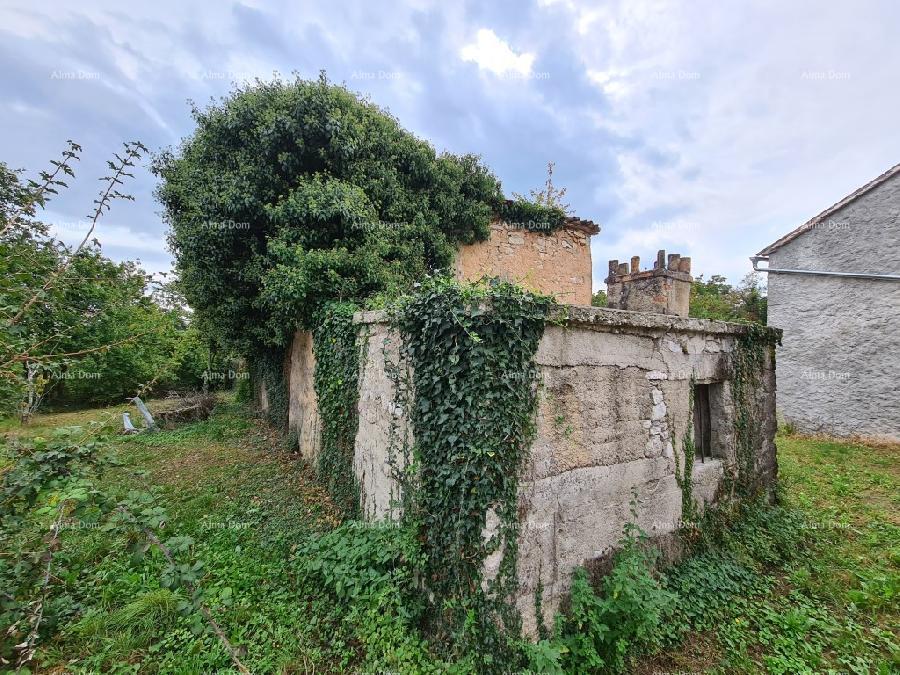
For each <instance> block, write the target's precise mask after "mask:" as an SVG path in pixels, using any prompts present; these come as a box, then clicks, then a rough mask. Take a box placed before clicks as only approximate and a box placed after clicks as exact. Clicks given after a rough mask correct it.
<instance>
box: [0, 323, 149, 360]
mask: <svg viewBox="0 0 900 675" xmlns="http://www.w3.org/2000/svg"><path fill="white" fill-rule="evenodd" d="M151 332H153V331H149V330H145V331H144V332H143V333H137V334H136V335H131V336H129V337H127V338H122V339H121V340H116V341H115V342H110V343H108V344H105V345H100V346H99V347H91V348H90V349H79V350H78V351H77V352H60V353H59V354H42V355H40V356H31V355H30V354H28V353H27V352H24V353H21V354H16V355H15V356H14V357H12V358H11V359H9V360H7V361H5V362H3V363H2V364H0V369H3V368H8V367H9V366H11V365H12V364H14V363H17V362H19V361H40V360H41V359H43V360H47V359H63V358H68V357H70V356H84V355H86V354H92V353H94V352H100V351H103V350H106V349H112V348H113V347H117V346H118V345H121V344H124V343H126V342H131V341H132V340H137V339H138V338H139V337H143V336H145V335H147V334H148V333H151ZM48 339H49V338H48ZM38 344H40V343H38Z"/></svg>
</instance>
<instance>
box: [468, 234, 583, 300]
mask: <svg viewBox="0 0 900 675" xmlns="http://www.w3.org/2000/svg"><path fill="white" fill-rule="evenodd" d="M484 276H489V277H500V278H501V279H507V280H509V281H515V282H517V283H519V284H520V285H522V286H524V287H525V288H528V289H529V290H532V291H538V292H540V293H546V294H547V295H553V296H554V297H556V299H557V301H559V302H561V303H564V304H569V305H590V304H591V281H592V269H591V246H590V231H589V230H588V229H586V228H585V229H581V228H576V227H564V228H562V229H559V230H556V231H554V232H549V233H547V232H544V231H542V230H528V229H525V228H524V227H517V226H516V225H514V224H509V223H506V222H503V221H499V220H498V221H494V222H493V223H492V224H491V236H490V239H488V240H487V241H481V242H477V243H475V244H469V245H465V246H461V247H460V249H459V251H458V253H457V256H456V278H457V279H464V280H468V281H476V280H478V279H480V278H482V277H484Z"/></svg>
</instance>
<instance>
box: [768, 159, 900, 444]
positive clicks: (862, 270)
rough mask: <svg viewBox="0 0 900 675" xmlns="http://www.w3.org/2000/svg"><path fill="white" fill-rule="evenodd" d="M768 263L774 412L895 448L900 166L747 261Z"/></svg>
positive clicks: (804, 425)
mask: <svg viewBox="0 0 900 675" xmlns="http://www.w3.org/2000/svg"><path fill="white" fill-rule="evenodd" d="M753 260H754V266H756V264H757V263H758V262H759V261H768V270H767V271H768V281H769V283H768V286H769V291H768V297H769V301H768V302H769V314H768V316H769V323H770V324H771V325H775V326H779V327H780V328H783V329H784V338H783V341H782V345H781V347H779V348H778V373H779V378H778V379H779V391H778V406H779V411H780V412H781V413H782V414H783V415H784V417H785V419H786V420H787V421H789V422H791V423H793V424H794V425H796V427H797V428H798V429H799V430H801V431H804V432H809V433H817V432H821V433H827V434H832V435H839V436H854V435H858V436H870V437H876V438H884V439H889V440H894V441H900V396H898V389H900V387H898V384H897V380H898V376H900V164H898V165H897V166H895V167H893V168H892V169H890V170H888V171H887V172H885V173H884V174H882V175H881V176H878V178H876V179H874V180H873V181H871V182H869V183H867V184H866V185H864V186H862V187H861V188H859V189H858V190H856V191H855V192H853V193H852V194H850V195H848V196H847V197H844V198H843V199H842V200H840V201H839V202H837V203H836V204H834V205H833V206H830V207H829V208H827V209H825V210H824V211H823V212H822V213H820V214H819V215H817V216H816V217H815V218H812V219H811V220H809V221H808V222H806V223H804V224H803V225H801V226H800V227H798V228H797V229H795V230H793V231H792V232H790V233H789V234H787V235H785V236H784V237H782V238H780V239H779V240H778V241H776V242H774V243H773V244H770V245H769V246H766V247H765V248H764V249H763V250H762V251H760V252H759V253H758V254H757V255H756V256H754V258H753Z"/></svg>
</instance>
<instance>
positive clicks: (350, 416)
mask: <svg viewBox="0 0 900 675" xmlns="http://www.w3.org/2000/svg"><path fill="white" fill-rule="evenodd" d="M355 309H356V307H355V306H354V305H352V304H349V303H343V304H331V305H328V306H327V307H326V308H325V309H324V310H323V311H322V313H321V317H320V320H319V321H318V322H317V325H316V328H315V330H314V331H313V351H314V353H315V355H316V371H315V376H314V384H315V390H316V401H317V405H318V410H319V416H320V418H321V420H322V445H321V448H320V451H319V457H318V466H317V467H316V468H317V469H318V473H319V478H320V479H321V480H322V481H323V482H324V484H325V486H326V487H327V488H328V492H329V493H330V494H331V497H332V499H333V500H334V502H335V504H337V505H338V506H339V508H340V509H341V510H342V511H343V512H344V513H345V514H346V515H347V516H348V517H353V516H354V515H356V514H357V513H358V511H359V487H358V486H357V484H356V478H355V476H354V473H353V450H354V446H355V443H356V430H357V428H358V426H359V415H358V413H357V402H358V400H359V382H358V379H359V366H360V358H361V354H360V350H361V349H363V348H364V346H362V345H357V337H356V332H357V331H356V326H355V325H354V324H353V312H354V311H355Z"/></svg>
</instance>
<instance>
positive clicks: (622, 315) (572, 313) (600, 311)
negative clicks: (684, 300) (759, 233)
mask: <svg viewBox="0 0 900 675" xmlns="http://www.w3.org/2000/svg"><path fill="white" fill-rule="evenodd" d="M549 320H550V321H560V322H562V323H564V324H565V325H567V326H573V327H574V326H582V327H584V328H589V329H593V330H601V331H616V330H628V329H630V330H640V331H654V332H656V331H662V332H676V333H703V334H705V335H747V334H748V333H749V332H750V325H749V324H744V323H731V322H727V321H716V320H714V319H692V318H687V317H680V316H673V315H671V314H654V313H650V312H630V311H627V310H624V309H608V308H606V307H587V306H582V305H560V306H558V307H557V308H556V309H555V310H554V312H553V313H552V314H551V316H550V319H549ZM353 322H354V323H356V324H378V323H386V322H387V312H386V311H385V310H374V311H364V312H357V313H356V314H354V315H353ZM765 330H766V331H767V332H768V334H769V336H770V338H772V339H773V340H780V339H781V335H782V330H781V329H780V328H772V327H769V326H767V327H766V328H765Z"/></svg>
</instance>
